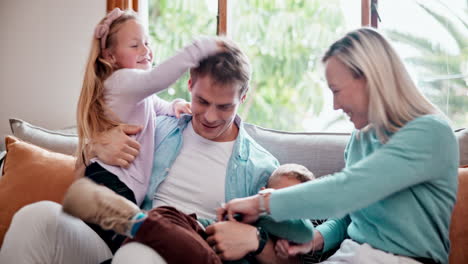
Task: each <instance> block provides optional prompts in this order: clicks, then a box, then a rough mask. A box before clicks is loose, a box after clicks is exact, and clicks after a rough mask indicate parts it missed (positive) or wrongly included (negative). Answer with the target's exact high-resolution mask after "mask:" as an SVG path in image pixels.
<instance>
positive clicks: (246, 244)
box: [206, 221, 259, 260]
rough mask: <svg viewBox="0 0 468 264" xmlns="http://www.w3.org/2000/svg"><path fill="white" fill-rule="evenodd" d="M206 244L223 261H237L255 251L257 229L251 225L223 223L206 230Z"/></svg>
mask: <svg viewBox="0 0 468 264" xmlns="http://www.w3.org/2000/svg"><path fill="white" fill-rule="evenodd" d="M206 233H207V234H208V238H207V239H206V242H208V244H209V245H210V246H212V247H213V249H214V250H215V251H216V253H217V254H218V256H219V257H220V258H221V259H223V260H238V259H241V258H243V257H244V256H245V255H247V254H248V253H250V252H253V251H255V250H257V248H258V243H259V241H258V238H257V228H256V227H254V226H251V225H247V224H243V223H239V222H234V221H224V222H218V223H215V224H213V225H210V226H208V227H207V228H206Z"/></svg>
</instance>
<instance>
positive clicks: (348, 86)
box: [325, 56, 369, 129]
mask: <svg viewBox="0 0 468 264" xmlns="http://www.w3.org/2000/svg"><path fill="white" fill-rule="evenodd" d="M325 77H326V78H327V82H328V87H329V88H330V90H331V91H332V93H333V109H335V110H338V109H341V110H343V111H344V112H345V113H346V114H347V115H348V116H349V118H350V119H351V122H353V124H354V127H356V129H361V128H363V127H365V126H366V125H367V124H368V123H369V118H368V112H369V110H368V109H369V94H368V92H367V89H366V86H367V81H366V79H365V78H364V77H361V78H355V77H354V76H353V75H352V72H351V70H349V68H348V67H347V66H346V65H344V64H343V63H342V62H341V61H340V60H338V59H337V58H336V57H335V56H332V57H330V58H329V59H328V60H327V61H326V64H325Z"/></svg>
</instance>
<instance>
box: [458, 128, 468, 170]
mask: <svg viewBox="0 0 468 264" xmlns="http://www.w3.org/2000/svg"><path fill="white" fill-rule="evenodd" d="M455 135H456V136H457V139H458V145H459V147H460V165H467V164H468V129H466V128H463V129H459V130H457V131H456V132H455Z"/></svg>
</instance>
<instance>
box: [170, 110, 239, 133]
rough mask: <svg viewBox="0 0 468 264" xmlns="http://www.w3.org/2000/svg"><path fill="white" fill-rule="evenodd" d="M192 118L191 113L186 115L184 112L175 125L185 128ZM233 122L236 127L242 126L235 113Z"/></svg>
mask: <svg viewBox="0 0 468 264" xmlns="http://www.w3.org/2000/svg"><path fill="white" fill-rule="evenodd" d="M191 120H192V116H191V115H187V114H184V115H182V116H181V117H180V118H179V120H178V122H177V126H178V127H180V128H183V129H185V127H186V126H187V124H188V122H190V121H191ZM234 123H235V124H236V125H237V127H238V128H239V130H240V128H241V126H242V119H241V117H240V116H239V115H237V114H236V117H234Z"/></svg>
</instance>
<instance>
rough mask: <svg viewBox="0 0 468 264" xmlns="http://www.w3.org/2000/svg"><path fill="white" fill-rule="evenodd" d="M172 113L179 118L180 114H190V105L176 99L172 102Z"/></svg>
mask: <svg viewBox="0 0 468 264" xmlns="http://www.w3.org/2000/svg"><path fill="white" fill-rule="evenodd" d="M173 107H174V114H175V116H176V117H177V118H180V115H181V114H189V115H191V114H192V109H191V108H192V105H191V104H190V103H189V102H187V101H185V100H177V101H175V102H174V106H173Z"/></svg>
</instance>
